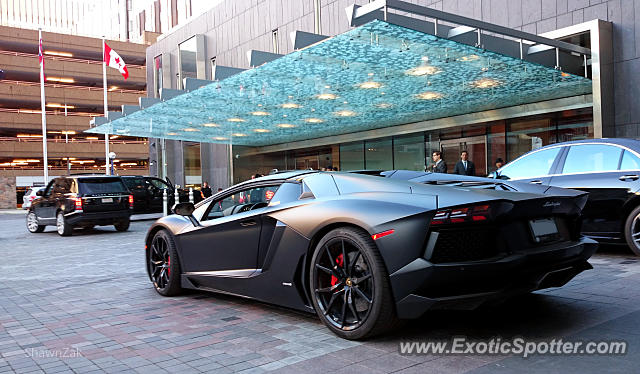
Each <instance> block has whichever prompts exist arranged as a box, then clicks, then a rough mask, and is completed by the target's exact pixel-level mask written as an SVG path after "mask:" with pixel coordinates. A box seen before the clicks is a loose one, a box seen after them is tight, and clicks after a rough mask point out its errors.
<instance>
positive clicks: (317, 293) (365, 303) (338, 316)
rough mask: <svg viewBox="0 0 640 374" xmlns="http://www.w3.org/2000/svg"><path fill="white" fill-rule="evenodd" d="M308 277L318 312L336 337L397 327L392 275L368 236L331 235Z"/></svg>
mask: <svg viewBox="0 0 640 374" xmlns="http://www.w3.org/2000/svg"><path fill="white" fill-rule="evenodd" d="M309 276H310V285H311V295H312V299H313V305H314V308H315V310H316V313H317V314H318V316H319V317H320V319H321V320H322V322H323V323H324V324H325V325H326V326H327V327H328V328H329V329H330V330H331V331H333V332H334V333H335V334H336V335H338V336H340V337H342V338H345V339H361V338H366V337H371V336H374V335H378V334H380V333H383V332H385V331H387V330H388V329H390V328H393V327H394V326H395V325H396V322H397V317H396V313H395V308H394V305H393V298H392V296H391V289H390V286H389V279H388V275H387V271H386V269H385V266H384V262H383V260H382V257H381V256H380V254H379V253H378V249H377V248H376V246H375V244H374V243H373V240H371V237H370V236H369V235H368V234H367V233H366V232H364V231H362V230H358V229H355V228H339V229H335V230H332V231H330V232H329V233H327V234H326V235H325V236H324V237H323V238H322V239H321V240H320V242H319V243H318V245H317V246H316V248H315V252H314V253H313V257H312V259H311V269H310V271H309Z"/></svg>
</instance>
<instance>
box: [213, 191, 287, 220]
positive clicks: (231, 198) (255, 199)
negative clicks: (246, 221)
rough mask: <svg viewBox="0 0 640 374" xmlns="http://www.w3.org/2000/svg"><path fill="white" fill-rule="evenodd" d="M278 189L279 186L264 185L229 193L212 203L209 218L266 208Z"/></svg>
mask: <svg viewBox="0 0 640 374" xmlns="http://www.w3.org/2000/svg"><path fill="white" fill-rule="evenodd" d="M277 190H278V186H264V187H256V188H250V189H246V190H243V191H239V192H236V193H234V194H233V195H227V196H226V197H224V198H222V199H220V200H216V201H213V202H212V203H211V209H210V210H209V214H208V215H207V219H215V218H220V217H226V216H230V215H233V214H238V213H242V212H247V211H249V210H255V209H259V208H264V207H266V206H267V205H268V204H269V202H270V201H271V199H272V198H273V196H274V195H275V193H276V191H277Z"/></svg>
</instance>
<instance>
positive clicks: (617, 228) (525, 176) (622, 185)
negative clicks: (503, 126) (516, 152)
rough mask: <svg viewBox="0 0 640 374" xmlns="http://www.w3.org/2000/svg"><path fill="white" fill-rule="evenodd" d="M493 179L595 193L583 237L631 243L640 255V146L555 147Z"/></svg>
mask: <svg viewBox="0 0 640 374" xmlns="http://www.w3.org/2000/svg"><path fill="white" fill-rule="evenodd" d="M493 176H494V177H496V178H499V179H502V180H512V181H517V182H524V183H531V184H538V185H543V186H555V187H563V188H571V189H576V190H582V191H586V192H589V199H588V201H587V204H586V206H585V208H584V211H583V226H582V232H583V233H584V234H585V235H587V236H589V237H591V238H594V239H597V240H601V241H626V243H627V244H628V245H629V247H630V248H631V250H633V252H635V254H637V255H640V180H639V179H640V141H637V140H633V139H590V140H580V141H573V142H566V143H559V144H552V145H548V146H546V147H542V148H539V149H536V150H533V151H531V152H529V153H526V154H524V155H523V156H521V157H519V158H517V159H515V160H514V161H512V162H510V163H508V164H507V165H505V166H503V167H502V168H500V169H499V170H498V171H497V172H496V173H495V174H494V175H493Z"/></svg>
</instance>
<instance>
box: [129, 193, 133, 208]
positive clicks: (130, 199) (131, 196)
mask: <svg viewBox="0 0 640 374" xmlns="http://www.w3.org/2000/svg"><path fill="white" fill-rule="evenodd" d="M129 208H133V195H129Z"/></svg>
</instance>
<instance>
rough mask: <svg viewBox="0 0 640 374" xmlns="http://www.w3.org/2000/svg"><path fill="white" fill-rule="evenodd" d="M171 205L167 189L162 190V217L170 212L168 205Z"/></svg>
mask: <svg viewBox="0 0 640 374" xmlns="http://www.w3.org/2000/svg"><path fill="white" fill-rule="evenodd" d="M168 203H169V199H168V196H167V189H166V188H163V189H162V215H163V216H166V215H167V212H168V211H169V207H167V204H168Z"/></svg>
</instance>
